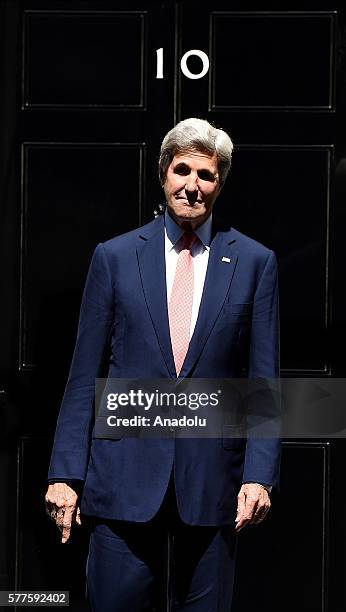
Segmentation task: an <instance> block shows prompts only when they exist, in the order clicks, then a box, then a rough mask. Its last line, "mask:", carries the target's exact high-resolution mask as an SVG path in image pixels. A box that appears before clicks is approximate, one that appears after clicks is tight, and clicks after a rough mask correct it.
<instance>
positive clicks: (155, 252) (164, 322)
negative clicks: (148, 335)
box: [137, 215, 176, 378]
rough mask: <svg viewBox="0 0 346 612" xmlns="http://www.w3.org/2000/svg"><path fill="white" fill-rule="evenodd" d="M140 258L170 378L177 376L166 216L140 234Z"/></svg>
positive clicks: (145, 294)
mask: <svg viewBox="0 0 346 612" xmlns="http://www.w3.org/2000/svg"><path fill="white" fill-rule="evenodd" d="M140 239H141V242H140V244H139V246H138V247H137V258H138V265H139V270H140V276H141V281H142V287H143V292H144V296H145V300H146V303H147V307H148V310H149V313H150V317H151V320H152V323H153V326H154V329H155V333H156V336H157V339H158V342H159V345H160V348H161V352H162V355H163V358H164V361H165V363H166V367H167V370H168V372H169V375H170V376H171V377H172V378H175V377H176V370H175V365H174V359H173V352H172V345H171V338H170V334H169V322H168V310H167V288H166V266H165V232H164V217H163V215H160V216H159V217H158V218H157V219H156V220H155V221H154V222H153V223H152V224H150V226H149V228H148V226H147V228H145V229H144V231H142V232H141V234H140Z"/></svg>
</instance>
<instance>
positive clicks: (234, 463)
mask: <svg viewBox="0 0 346 612" xmlns="http://www.w3.org/2000/svg"><path fill="white" fill-rule="evenodd" d="M223 257H226V258H229V260H230V262H229V263H228V262H225V261H222V258H223ZM278 334H279V328H278V288H277V267H276V259H275V255H274V253H273V252H272V251H270V250H269V249H267V248H266V247H264V246H263V245H261V244H259V243H258V242H256V241H254V240H252V239H250V238H248V237H247V236H245V235H243V234H241V233H240V232H238V231H237V230H235V229H233V228H231V229H230V228H227V229H217V228H215V224H214V228H213V235H212V241H211V244H210V254H209V262H208V268H207V273H206V278H205V285H204V291H203V295H202V300H201V305H200V309H199V314H198V320H197V323H196V326H195V330H194V333H193V336H192V338H191V341H190V345H189V350H188V353H187V355H186V358H185V361H184V364H183V367H182V370H181V373H180V376H181V377H196V378H234V377H239V376H244V372H245V376H248V377H265V378H276V377H278V376H279V339H278ZM109 343H110V352H109V357H108V358H107V370H108V376H109V377H112V378H167V377H170V378H176V371H175V366H174V359H173V354H172V348H171V342H170V334H169V324H168V314H167V295H166V273H165V255H164V217H163V216H159V217H158V218H156V219H155V220H154V221H152V222H150V223H148V224H147V225H145V226H143V227H141V228H139V229H136V230H134V231H131V232H129V233H126V234H124V235H121V236H118V237H116V238H113V239H111V240H108V241H107V242H105V243H101V244H99V245H98V246H97V247H96V249H95V252H94V255H93V258H92V261H91V265H90V268H89V272H88V276H87V280H86V285H85V289H84V293H83V299H82V305H81V312H80V320H79V326H78V334H77V341H76V346H75V351H74V355H73V360H72V364H71V370H70V374H69V378H68V382H67V385H66V390H65V394H64V398H63V401H62V405H61V409H60V413H59V418H58V423H57V428H56V433H55V439H54V445H53V450H52V456H51V463H50V468H49V474H48V477H49V479H50V480H53V479H66V480H71V479H79V480H82V481H84V483H85V484H84V489H83V494H82V499H81V511H82V512H83V513H84V514H87V515H93V516H97V517H103V518H108V519H119V520H126V521H138V522H142V521H148V520H150V519H151V518H152V517H153V516H154V514H155V513H156V512H157V510H158V509H159V507H160V504H161V502H162V499H163V496H164V494H165V491H166V489H167V485H168V481H169V478H170V474H171V471H172V467H173V469H174V476H175V487H176V495H177V504H178V509H179V512H180V515H181V518H182V519H183V521H184V522H186V523H188V524H191V525H222V524H229V523H232V522H233V521H234V518H235V513H236V501H237V500H236V497H237V494H238V492H239V488H240V485H241V483H242V482H259V483H262V484H267V485H274V486H275V485H277V484H278V475H279V459H280V446H281V445H280V440H279V439H278V437H276V436H274V437H273V438H270V439H255V438H252V439H248V440H246V439H244V438H242V437H234V438H232V437H229V436H228V435H227V436H226V435H225V436H224V437H223V438H217V439H186V438H185V439H184V438H171V439H143V438H142V439H141V438H122V439H119V440H107V439H97V438H96V437H95V436H94V385H95V378H96V377H98V376H99V374H100V368H101V363H102V360H103V356H104V353H105V347H106V346H107V344H109ZM250 418H251V417H250Z"/></svg>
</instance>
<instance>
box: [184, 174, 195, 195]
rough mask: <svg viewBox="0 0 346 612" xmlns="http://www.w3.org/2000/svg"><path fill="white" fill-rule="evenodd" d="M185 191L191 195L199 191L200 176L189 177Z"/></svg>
mask: <svg viewBox="0 0 346 612" xmlns="http://www.w3.org/2000/svg"><path fill="white" fill-rule="evenodd" d="M185 189H186V191H188V192H189V193H194V192H195V191H197V189H198V176H197V174H195V175H193V174H191V175H189V176H188V177H187V179H186V183H185Z"/></svg>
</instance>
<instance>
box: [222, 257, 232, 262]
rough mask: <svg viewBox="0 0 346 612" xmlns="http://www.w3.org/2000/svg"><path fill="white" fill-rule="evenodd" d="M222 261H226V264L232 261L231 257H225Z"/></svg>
mask: <svg viewBox="0 0 346 612" xmlns="http://www.w3.org/2000/svg"><path fill="white" fill-rule="evenodd" d="M221 261H224V262H225V263H231V260H230V258H229V257H223V258H222V259H221Z"/></svg>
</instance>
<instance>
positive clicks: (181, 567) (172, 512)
mask: <svg viewBox="0 0 346 612" xmlns="http://www.w3.org/2000/svg"><path fill="white" fill-rule="evenodd" d="M235 548H236V535H235V529H234V527H233V525H226V526H222V527H200V526H191V525H187V524H186V523H183V521H182V520H181V519H180V517H179V513H178V509H177V503H176V497H175V489H174V481H173V477H171V480H170V483H169V486H168V489H167V492H166V495H165V498H164V500H163V502H162V505H161V507H160V509H159V511H158V513H157V514H156V515H155V516H154V518H153V519H152V520H150V521H148V522H146V523H132V522H127V521H109V520H103V519H95V520H94V521H93V524H92V527H91V535H90V545H89V555H88V560H87V596H88V601H89V606H90V609H91V610H92V612H149V611H150V612H153V611H155V612H166V610H171V611H172V612H176V611H178V610H186V611H189V612H230V609H231V601H232V591H233V578H234V564H235ZM168 557H169V558H170V563H169V564H168V563H167V558H168ZM167 568H168V575H167ZM167 585H168V588H167Z"/></svg>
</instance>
